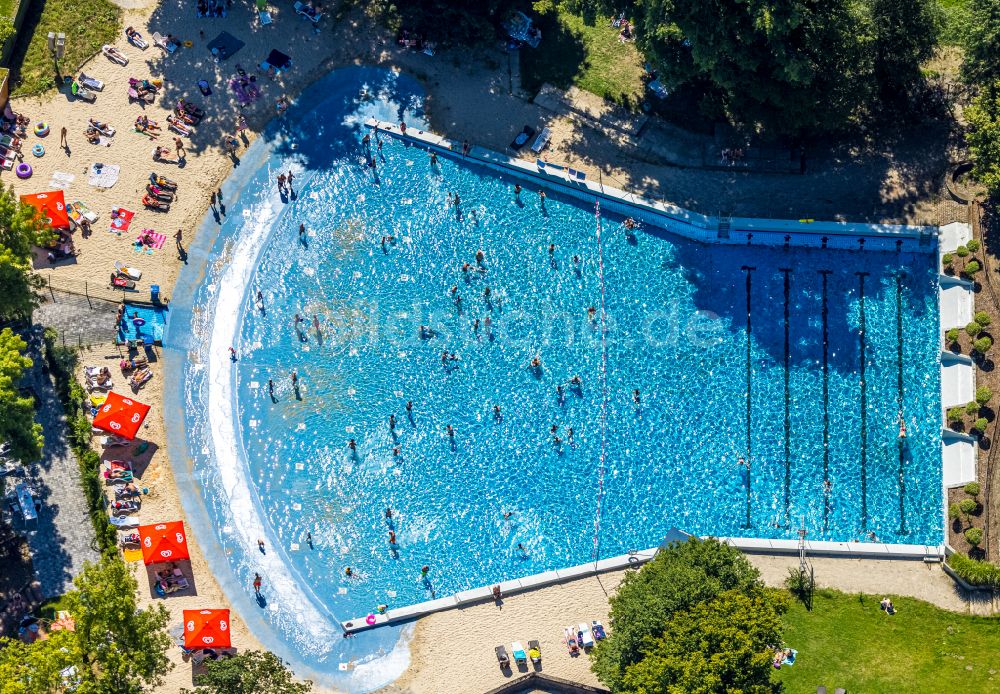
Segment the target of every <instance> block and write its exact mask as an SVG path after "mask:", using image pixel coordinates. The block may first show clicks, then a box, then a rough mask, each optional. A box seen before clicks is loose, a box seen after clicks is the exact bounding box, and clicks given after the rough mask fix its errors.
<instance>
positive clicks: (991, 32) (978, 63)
mask: <svg viewBox="0 0 1000 694" xmlns="http://www.w3.org/2000/svg"><path fill="white" fill-rule="evenodd" d="M970 2H971V5H972V19H971V21H970V22H969V27H968V29H967V30H966V35H965V42H964V43H965V46H964V48H965V60H964V62H963V63H962V77H963V78H964V79H965V81H966V82H969V83H970V84H976V85H991V84H994V83H995V82H997V81H1000V49H998V47H1000V0H970Z"/></svg>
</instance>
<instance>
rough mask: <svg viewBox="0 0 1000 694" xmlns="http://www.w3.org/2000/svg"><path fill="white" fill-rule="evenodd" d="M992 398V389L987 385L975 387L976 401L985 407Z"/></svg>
mask: <svg viewBox="0 0 1000 694" xmlns="http://www.w3.org/2000/svg"><path fill="white" fill-rule="evenodd" d="M992 399H993V391H992V390H990V389H989V386H979V387H978V388H976V402H978V403H979V404H980V405H981V406H982V407H985V406H986V405H987V404H988V403H989V401H990V400H992Z"/></svg>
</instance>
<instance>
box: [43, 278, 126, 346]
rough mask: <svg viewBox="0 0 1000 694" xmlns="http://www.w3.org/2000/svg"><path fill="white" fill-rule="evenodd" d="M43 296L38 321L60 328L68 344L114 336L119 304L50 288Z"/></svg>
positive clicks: (89, 341)
mask: <svg viewBox="0 0 1000 694" xmlns="http://www.w3.org/2000/svg"><path fill="white" fill-rule="evenodd" d="M44 298H45V303H44V304H42V305H41V306H39V307H38V308H37V309H36V310H35V314H34V318H35V321H36V322H37V323H39V324H41V325H45V326H49V327H52V328H55V329H56V330H58V331H59V335H60V338H62V339H64V340H65V341H66V344H67V345H71V346H77V347H81V346H86V345H94V344H101V343H105V342H111V341H113V340H114V338H115V315H116V314H117V312H118V304H116V303H112V302H110V301H104V300H102V299H94V298H91V299H88V298H87V297H85V296H80V295H79V294H70V293H68V292H60V291H58V290H56V291H51V292H50V291H49V290H48V289H46V290H45V292H44Z"/></svg>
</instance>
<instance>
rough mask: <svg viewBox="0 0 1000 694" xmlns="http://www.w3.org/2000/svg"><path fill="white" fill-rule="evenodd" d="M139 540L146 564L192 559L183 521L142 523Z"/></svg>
mask: <svg viewBox="0 0 1000 694" xmlns="http://www.w3.org/2000/svg"><path fill="white" fill-rule="evenodd" d="M139 542H140V543H141V544H142V560H143V562H145V564H146V566H149V565H150V564H157V563H159V562H164V561H180V560H182V559H190V555H189V554H188V548H187V538H186V537H185V536H184V523H183V522H182V521H173V522H172V523H156V524H155V525H140V526H139Z"/></svg>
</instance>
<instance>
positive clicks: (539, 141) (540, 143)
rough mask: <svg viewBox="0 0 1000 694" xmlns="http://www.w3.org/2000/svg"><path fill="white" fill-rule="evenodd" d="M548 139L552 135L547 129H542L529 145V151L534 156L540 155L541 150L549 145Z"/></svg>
mask: <svg viewBox="0 0 1000 694" xmlns="http://www.w3.org/2000/svg"><path fill="white" fill-rule="evenodd" d="M550 139H552V133H551V132H550V131H549V129H548V128H542V132H540V133H538V137H536V138H535V141H534V143H532V145H531V151H532V152H534V153H535V154H541V153H542V150H543V149H545V147H546V146H547V145H548V144H549V140H550Z"/></svg>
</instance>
